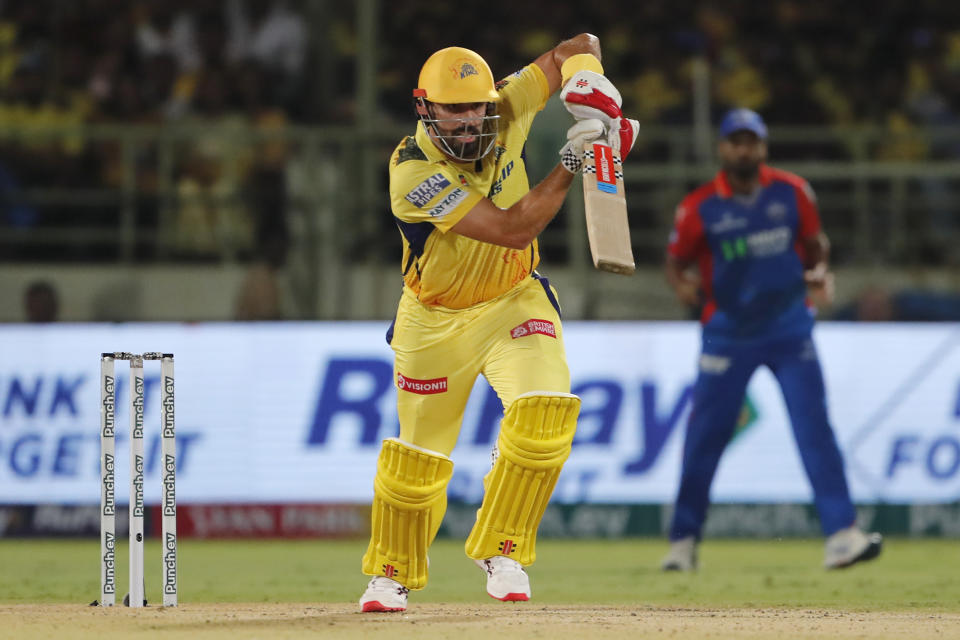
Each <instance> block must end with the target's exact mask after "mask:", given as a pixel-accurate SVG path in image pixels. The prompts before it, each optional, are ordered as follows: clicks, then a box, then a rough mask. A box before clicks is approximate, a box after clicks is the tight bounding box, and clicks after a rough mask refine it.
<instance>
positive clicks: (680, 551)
mask: <svg viewBox="0 0 960 640" xmlns="http://www.w3.org/2000/svg"><path fill="white" fill-rule="evenodd" d="M660 569H662V570H663V571H696V570H697V539H696V538H695V537H693V536H687V537H686V538H680V539H679V540H672V541H671V542H670V551H669V552H667V555H666V556H665V557H664V558H663V562H661V563H660Z"/></svg>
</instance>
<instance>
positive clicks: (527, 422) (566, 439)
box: [466, 391, 580, 565]
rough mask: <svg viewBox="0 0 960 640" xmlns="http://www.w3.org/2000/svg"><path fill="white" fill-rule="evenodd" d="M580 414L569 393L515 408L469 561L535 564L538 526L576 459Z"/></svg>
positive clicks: (488, 482)
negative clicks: (509, 560) (500, 558)
mask: <svg viewBox="0 0 960 640" xmlns="http://www.w3.org/2000/svg"><path fill="white" fill-rule="evenodd" d="M579 413H580V398H578V397H577V396H575V395H571V394H569V393H547V392H543V391H540V392H533V393H528V394H524V395H522V396H520V397H518V398H517V399H516V400H515V401H514V402H513V404H511V405H510V407H509V409H507V412H506V414H505V415H504V417H503V422H502V424H501V426H500V436H499V438H498V439H497V447H498V449H499V450H500V455H499V457H498V458H497V461H496V462H495V463H494V465H493V469H492V470H491V471H490V473H489V474H488V475H487V477H486V479H485V482H484V484H485V487H486V491H485V494H484V497H483V504H482V505H481V506H480V510H479V511H478V512H477V523H476V524H475V525H474V527H473V531H471V532H470V537H468V538H467V544H466V552H467V555H468V556H469V557H471V558H475V559H478V560H479V559H483V558H489V557H491V556H508V557H511V558H513V559H514V560H516V561H517V562H519V563H520V564H523V565H529V564H533V561H534V560H536V558H537V554H536V544H537V527H538V526H539V525H540V519H541V518H543V512H544V511H545V510H546V508H547V503H548V502H549V501H550V495H551V494H552V493H553V488H554V487H555V486H556V484H557V478H559V477H560V469H561V467H563V463H564V462H565V461H566V459H567V457H569V455H570V447H571V445H572V444H573V434H574V432H575V431H576V428H577V415H578V414H579Z"/></svg>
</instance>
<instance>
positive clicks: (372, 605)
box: [363, 594, 522, 612]
mask: <svg viewBox="0 0 960 640" xmlns="http://www.w3.org/2000/svg"><path fill="white" fill-rule="evenodd" d="M521 595H522V594H521ZM406 610H407V608H406V607H385V606H383V605H382V604H380V603H379V602H377V601H376V600H374V601H372V602H365V603H363V611H364V612H370V611H380V612H390V611H406Z"/></svg>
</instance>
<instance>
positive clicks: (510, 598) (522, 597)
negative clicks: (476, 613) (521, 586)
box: [487, 593, 530, 602]
mask: <svg viewBox="0 0 960 640" xmlns="http://www.w3.org/2000/svg"><path fill="white" fill-rule="evenodd" d="M487 595H488V596H490V597H491V598H493V599H494V600H499V601H500V602H526V601H527V600H529V599H530V596H528V595H527V594H525V593H508V594H507V595H505V596H503V597H502V598H498V597H497V596H493V595H490V594H489V593H488V594H487Z"/></svg>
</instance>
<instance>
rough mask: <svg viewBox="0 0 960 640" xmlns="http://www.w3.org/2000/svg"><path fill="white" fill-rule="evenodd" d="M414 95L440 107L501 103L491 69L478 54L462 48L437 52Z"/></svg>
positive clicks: (424, 65) (421, 73)
mask: <svg viewBox="0 0 960 640" xmlns="http://www.w3.org/2000/svg"><path fill="white" fill-rule="evenodd" d="M413 95H414V97H417V98H424V99H425V100H429V101H430V102H438V103H441V104H459V103H465V102H496V101H497V100H499V99H500V94H499V93H497V88H496V86H495V84H494V81H493V73H492V72H491V71H490V66H489V65H488V64H487V63H486V61H485V60H484V59H483V58H481V57H480V55H479V54H478V53H476V52H474V51H471V50H470V49H464V48H463V47H447V48H446V49H440V50H439V51H437V52H436V53H434V54H433V55H432V56H430V57H429V58H427V61H426V62H425V63H423V68H422V69H421V70H420V79H419V81H418V83H417V88H416V89H414V90H413Z"/></svg>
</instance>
